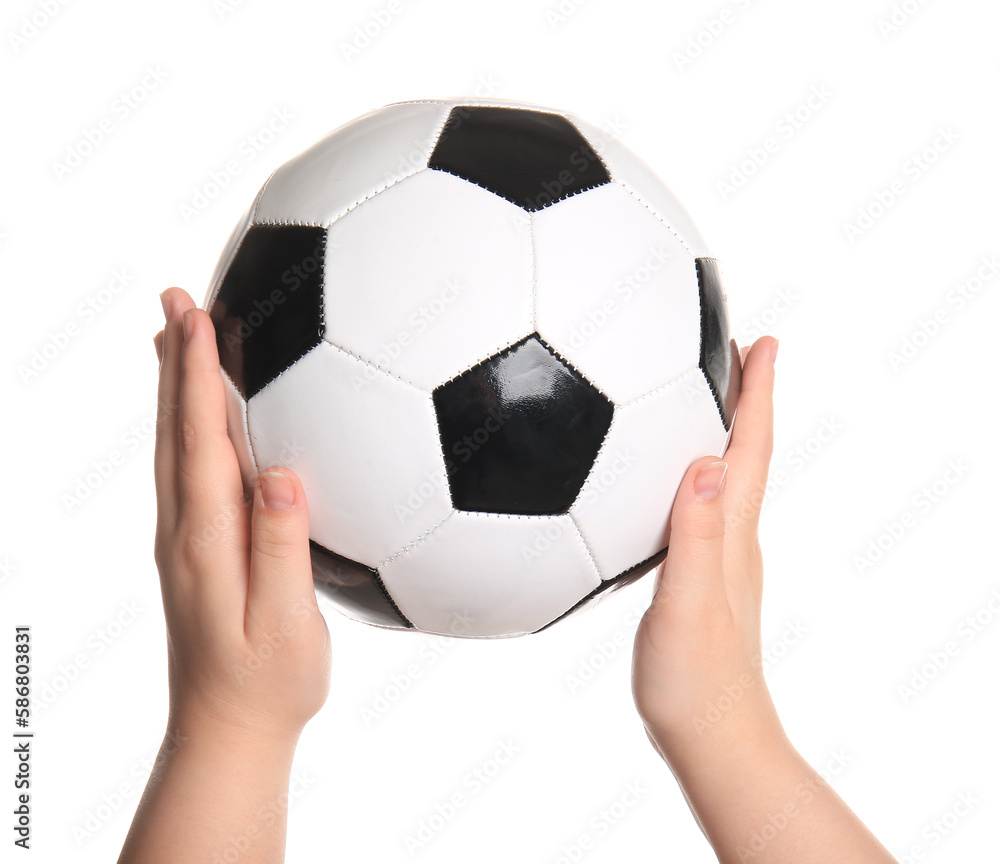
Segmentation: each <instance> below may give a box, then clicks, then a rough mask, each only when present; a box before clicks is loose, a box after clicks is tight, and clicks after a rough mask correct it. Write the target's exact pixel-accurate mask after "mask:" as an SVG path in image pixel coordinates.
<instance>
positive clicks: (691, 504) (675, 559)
mask: <svg viewBox="0 0 1000 864" xmlns="http://www.w3.org/2000/svg"><path fill="white" fill-rule="evenodd" d="M728 473H729V472H728V465H727V463H726V462H724V461H722V460H720V459H719V458H718V457H717V456H705V457H703V458H701V459H699V460H697V461H696V462H695V463H694V464H693V465H691V467H690V468H688V470H687V473H686V474H685V475H684V479H683V480H682V481H681V484H680V486H679V488H678V489H677V494H676V496H675V497H674V503H673V508H672V509H671V511H670V551H669V552H668V553H667V558H666V561H665V563H664V566H663V569H662V572H661V573H659V574H658V575H657V582H656V589H655V594H654V604H653V605H654V606H657V605H660V604H661V603H662V601H663V600H665V599H668V598H670V599H673V598H677V597H679V596H683V597H684V599H685V600H686V601H688V602H689V603H691V604H693V605H691V606H689V607H688V608H704V607H705V605H706V604H708V603H711V602H715V601H717V600H718V599H719V598H720V597H721V596H724V595H722V594H721V593H720V592H722V590H723V582H722V561H723V535H724V532H725V517H724V512H723V498H724V495H723V489H724V487H725V485H726V477H727V474H728Z"/></svg>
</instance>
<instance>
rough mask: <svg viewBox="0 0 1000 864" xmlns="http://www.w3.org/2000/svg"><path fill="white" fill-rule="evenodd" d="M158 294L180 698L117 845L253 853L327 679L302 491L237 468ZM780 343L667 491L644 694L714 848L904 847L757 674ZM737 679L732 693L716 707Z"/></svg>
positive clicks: (212, 384)
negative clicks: (247, 484) (853, 806)
mask: <svg viewBox="0 0 1000 864" xmlns="http://www.w3.org/2000/svg"><path fill="white" fill-rule="evenodd" d="M162 298H163V303H164V312H165V314H166V315H167V321H166V324H165V327H164V330H163V331H162V332H161V333H158V334H157V336H156V337H155V338H154V343H155V345H156V351H157V356H158V357H159V358H160V383H159V394H158V397H159V410H158V417H157V438H156V453H155V456H154V471H155V478H156V494H157V525H156V541H155V548H154V557H155V560H156V564H157V568H158V570H159V573H160V586H161V593H162V597H163V607H164V616H165V619H166V626H167V656H168V672H169V684H170V699H169V714H168V719H167V729H166V734H165V735H164V740H163V744H162V746H161V748H160V752H159V754H158V756H157V761H156V765H155V767H154V770H153V772H152V774H151V776H150V779H149V782H148V783H147V786H146V789H145V791H144V793H143V796H142V799H141V800H140V802H139V806H138V809H137V810H136V814H135V818H134V820H133V822H132V826H131V828H130V830H129V833H128V836H127V838H126V841H125V844H124V847H123V849H122V853H121V857H120V858H119V864H145V862H163V861H172V862H189V861H191V862H193V861H205V862H211V861H213V860H216V858H215V856H218V857H219V859H220V860H223V861H225V860H227V859H228V860H232V850H234V849H235V850H236V851H237V852H238V860H239V861H240V862H241V864H276V862H281V861H283V860H284V846H285V831H286V824H287V813H286V811H287V804H288V784H289V776H290V773H291V766H292V757H293V755H294V752H295V746H296V744H297V742H298V738H299V735H300V734H301V732H302V729H303V727H304V726H305V724H306V723H307V722H308V721H309V719H310V718H311V717H313V716H314V715H315V713H316V712H317V711H318V710H319V709H320V707H321V706H322V705H323V703H324V701H325V700H326V696H327V693H328V691H329V685H330V665H331V654H330V636H329V633H328V631H327V628H326V624H325V621H324V619H323V617H322V615H321V614H320V612H319V609H318V606H317V603H316V595H315V590H314V587H313V581H312V568H311V563H310V559H309V548H308V528H309V519H308V510H307V505H306V500H305V494H304V492H303V490H302V486H301V484H300V483H299V481H298V479H297V478H296V477H295V475H294V473H292V472H291V471H290V470H288V469H287V468H281V467H274V468H268V469H265V470H264V471H262V472H261V475H260V478H259V479H258V480H257V483H256V485H255V487H254V489H253V490H246V491H245V490H244V488H243V481H242V479H241V475H240V470H239V465H238V462H237V459H236V454H235V451H234V450H233V447H232V444H231V442H230V440H229V437H228V433H227V430H226V405H225V394H224V389H223V381H222V378H221V376H220V374H219V357H218V351H217V349H216V343H215V333H214V329H213V325H212V321H211V318H210V317H209V315H208V313H206V312H204V311H203V310H201V309H198V308H197V307H196V306H195V304H194V302H193V301H192V299H191V298H190V296H189V295H188V294H187V293H185V292H184V291H182V290H181V289H179V288H169V289H167V291H165V292H164V294H163V295H162ZM776 345H777V343H776V342H775V341H774V340H773V339H771V338H770V337H763V338H762V339H760V340H758V341H757V342H755V343H754V345H753V347H752V348H750V349H749V352H747V351H746V349H744V353H745V359H744V363H743V387H742V393H741V395H740V401H739V407H738V411H737V416H736V421H735V425H734V427H733V433H732V438H731V442H730V446H729V449H728V450H727V452H726V457H725V462H722V460H719V459H718V458H717V457H706V458H704V459H701V460H699V461H698V462H696V463H695V464H694V465H692V467H691V469H690V470H689V471H688V472H687V474H686V475H685V477H684V480H683V482H682V484H681V487H680V489H679V491H678V493H677V496H676V498H675V502H674V507H673V511H672V515H671V526H670V531H671V533H670V554H669V555H668V556H667V559H666V561H665V562H664V564H663V565H661V567H660V570H659V571H658V573H657V576H656V591H655V595H654V599H653V602H652V604H651V606H650V608H649V610H648V611H647V612H646V614H645V616H644V617H643V619H642V621H641V622H640V625H639V629H638V631H637V634H636V641H635V654H634V662H633V692H634V696H635V701H636V706H637V708H638V710H639V714H640V716H641V718H642V720H643V722H644V724H645V728H646V733H647V735H648V737H649V739H650V741H651V742H652V744H653V746H654V748H655V749H656V750H657V752H658V753H659V754H660V755H661V756H662V757H663V759H664V760H665V761H666V762H667V764H668V765H669V767H670V769H671V770H672V771H673V773H674V775H675V777H676V778H677V780H678V782H679V783H680V785H681V788H682V789H683V791H684V794H685V796H686V798H687V800H688V802H689V804H690V806H691V810H692V813H693V814H694V816H695V819H696V820H697V821H698V824H699V825H700V826H701V827H702V830H703V831H704V832H705V835H706V837H707V838H708V840H709V842H710V843H711V844H712V846H713V848H714V850H715V852H716V854H717V855H718V857H719V860H720V861H722V862H727V864H728V862H741V864H742V862H744V861H751V860H752V861H756V862H770V864H780V862H793V861H794V862H796V864H819V862H833V861H837V862H841V861H851V862H862V864H864V862H873V864H874V862H879V864H882V862H893V861H894V859H893V858H892V857H891V856H890V855H889V853H888V852H886V850H885V849H884V848H883V847H882V846H881V845H880V844H879V843H878V841H877V840H876V839H875V838H874V837H873V836H872V835H871V833H870V832H868V830H867V829H866V828H865V826H864V825H863V824H862V823H861V822H860V820H858V819H857V817H856V816H855V815H854V814H853V813H852V812H851V810H850V809H849V808H848V807H847V805H846V804H845V803H844V802H843V801H842V800H841V799H840V798H839V797H838V796H837V795H836V793H835V792H834V791H833V790H832V789H831V788H830V787H829V786H828V785H826V784H825V783H824V782H823V781H822V779H821V778H820V777H819V776H818V774H817V773H816V772H815V771H814V770H813V769H812V768H811V767H810V766H809V765H808V764H807V763H806V762H805V760H803V759H802V757H801V756H800V755H799V754H798V753H797V752H796V751H795V749H794V748H793V747H792V745H791V743H790V742H789V740H788V738H787V737H786V736H785V733H784V731H783V729H782V727H781V724H780V722H779V720H778V717H777V713H776V712H775V709H774V705H773V703H772V701H771V698H770V695H769V694H768V691H767V687H766V684H765V682H764V678H763V674H762V669H761V640H760V610H761V592H762V578H763V567H762V561H761V555H760V548H759V545H758V542H757V520H758V516H759V511H760V504H761V502H762V500H763V491H764V485H765V483H766V478H767V466H768V462H769V459H770V455H771V446H772V425H773V419H772V408H771V393H772V388H773V381H774V367H773V352H774V350H775V349H776ZM246 492H252V495H250V496H247V494H246ZM727 688H728V691H727ZM737 692H739V693H740V696H739V697H738V698H735V697H733V696H732V695H731V694H734V693H737ZM725 695H729V698H730V701H731V702H732V705H731V707H730V708H729V709H728V710H726V711H725V712H724V713H723V715H722V717H721V718H720V719H719V720H718V721H714V722H708V721H706V720H705V714H706V705H707V704H718V703H719V701H720V698H721V697H723V696H725ZM697 721H700V722H697ZM789 806H793V807H794V808H795V812H794V813H793V814H792V815H789V811H788V810H787V808H788V807H789ZM782 816H784V827H782V829H781V830H780V831H774V830H773V829H774V826H775V820H776V819H777V822H778V823H779V824H780V823H781V817H782ZM766 826H771V829H770V830H765V829H766ZM762 833H763V834H766V835H767V839H766V842H764V845H763V847H762V848H760V849H759V850H756V851H755V849H754V839H753V838H754V837H755V836H757V835H762ZM772 833H774V836H773V837H772V836H771V834H772ZM758 845H759V844H758ZM227 853H228V854H227Z"/></svg>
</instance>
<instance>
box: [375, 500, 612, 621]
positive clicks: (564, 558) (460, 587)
mask: <svg viewBox="0 0 1000 864" xmlns="http://www.w3.org/2000/svg"><path fill="white" fill-rule="evenodd" d="M379 573H381V575H382V579H383V581H384V582H385V586H386V589H387V590H388V592H389V594H390V595H391V596H392V598H393V599H394V600H395V602H396V604H397V605H398V606H399V608H400V609H401V610H402V612H403V614H404V615H406V616H407V618H409V619H410V620H411V621H412V622H413V623H414V624H415V625H416V626H417V627H419V628H420V629H421V630H425V631H427V632H430V633H442V634H448V635H451V634H454V633H455V632H456V627H457V625H458V624H460V623H467V625H468V629H465V630H464V632H463V635H467V636H491V635H500V636H516V635H520V634H524V633H530V632H533V631H535V630H537V629H539V628H540V627H544V626H545V625H546V624H548V623H549V622H550V621H552V620H554V619H555V618H557V617H559V616H560V615H561V614H563V613H564V612H565V611H566V610H568V609H569V608H570V607H571V606H573V605H574V604H575V603H577V601H579V600H581V599H582V598H583V597H584V596H586V595H587V594H589V593H590V592H591V591H593V590H594V589H595V588H596V587H597V586H598V585H599V584H600V581H599V579H598V576H597V571H596V570H595V569H594V565H593V562H592V561H591V559H590V556H589V554H588V553H587V550H586V548H585V547H584V545H583V543H582V542H581V540H580V536H579V533H578V532H577V530H576V528H575V527H574V526H573V523H572V520H570V518H569V517H568V516H505V515H499V514H492V513H466V512H461V511H456V512H455V513H453V514H452V516H450V517H449V518H448V520H447V521H445V522H444V523H443V524H442V525H440V526H439V527H437V528H436V529H435V530H434V531H433V532H432V533H431V534H429V535H428V536H427V537H425V538H423V539H422V540H421V541H420V542H419V543H417V544H415V545H414V546H413V548H411V549H408V550H407V551H405V552H404V553H403V554H402V555H399V556H398V557H396V558H393V559H392V560H390V561H388V562H386V563H385V564H384V565H383V566H381V567H380V568H379Z"/></svg>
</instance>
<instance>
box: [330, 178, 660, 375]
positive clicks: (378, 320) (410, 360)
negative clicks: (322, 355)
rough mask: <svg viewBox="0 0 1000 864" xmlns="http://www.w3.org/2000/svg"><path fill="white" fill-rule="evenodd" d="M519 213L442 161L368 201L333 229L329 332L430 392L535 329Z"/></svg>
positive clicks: (526, 236)
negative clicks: (436, 167) (442, 165)
mask: <svg viewBox="0 0 1000 864" xmlns="http://www.w3.org/2000/svg"><path fill="white" fill-rule="evenodd" d="M523 216H524V212H523V211H522V210H521V209H520V208H519V207H517V206H515V205H514V204H511V203H510V202H509V201H506V200H504V199H503V198H501V197H499V196H498V195H494V194H493V193H491V192H488V191H487V190H485V189H483V188H481V187H479V186H476V185H475V184H473V183H469V182H468V181H467V180H463V179H461V178H459V177H455V176H454V175H452V174H448V173H445V172H442V171H435V170H425V171H422V172H420V173H419V174H415V175H414V176H412V177H408V178H407V179H406V180H403V181H402V182H401V183H399V184H397V185H395V186H393V187H392V188H391V189H387V190H386V191H384V192H382V193H381V194H379V195H377V196H376V197H374V198H372V199H371V200H369V201H366V202H365V203H364V204H362V205H361V206H360V207H358V208H356V209H355V210H353V211H351V212H350V213H348V214H347V215H345V216H344V217H343V218H341V219H339V220H337V222H335V223H334V224H333V225H332V226H331V227H330V229H329V231H328V234H327V244H326V248H327V254H326V261H327V263H326V269H325V280H326V288H325V301H324V302H325V310H324V311H325V321H326V337H325V338H326V339H327V340H328V341H329V342H331V343H333V344H334V345H338V346H340V347H342V348H345V349H346V350H348V351H350V352H351V353H352V354H356V355H358V356H359V357H362V358H363V359H365V360H367V361H368V362H370V363H372V364H373V365H375V366H378V367H379V368H381V369H385V370H387V371H389V372H392V373H393V374H395V375H398V376H399V377H401V378H403V379H405V380H408V381H412V382H413V383H415V384H418V385H419V386H421V387H424V388H426V389H427V390H431V389H433V388H434V387H436V386H437V385H438V384H441V383H443V382H444V381H447V380H448V379H450V378H453V377H455V376H456V375H458V374H459V373H461V372H463V371H464V370H466V369H468V368H469V367H470V366H474V365H475V364H476V363H478V362H480V361H481V360H485V359H486V358H487V357H489V356H490V355H491V354H494V353H496V352H497V351H499V350H501V349H502V348H506V347H507V346H508V345H510V344H512V343H514V342H516V341H517V340H518V339H520V338H522V337H523V336H525V335H527V334H528V333H530V332H531V272H532V271H531V237H530V233H529V232H528V231H526V230H524V229H523V227H522V226H523V222H524V219H523ZM519 219H520V222H519V221H518V220H519ZM651 221H652V220H651ZM358 322H363V326H359V325H358Z"/></svg>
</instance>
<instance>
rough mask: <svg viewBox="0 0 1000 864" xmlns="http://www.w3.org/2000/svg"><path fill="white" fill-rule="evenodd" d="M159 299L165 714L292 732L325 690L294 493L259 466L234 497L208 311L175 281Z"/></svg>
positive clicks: (252, 732) (319, 632)
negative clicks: (248, 486) (247, 492)
mask: <svg viewBox="0 0 1000 864" xmlns="http://www.w3.org/2000/svg"><path fill="white" fill-rule="evenodd" d="M162 300H163V304H164V312H165V314H166V316H167V323H166V326H165V327H164V330H163V331H162V332H161V333H158V334H157V336H156V337H155V339H154V342H155V344H156V348H157V355H158V356H159V357H160V384H159V416H158V417H157V430H156V454H155V475H156V499H157V523H156V544H155V558H156V565H157V567H158V569H159V571H160V585H161V590H162V594H163V608H164V613H165V616H166V623H167V646H168V658H169V678H170V726H171V727H172V728H173V727H180V728H182V729H183V730H184V734H189V733H190V732H191V731H192V730H195V731H202V730H203V729H204V728H205V727H206V726H212V727H217V728H219V729H222V730H226V731H227V732H232V733H234V734H238V735H243V736H250V737H251V738H256V737H260V736H264V737H265V738H276V739H279V740H281V741H286V742H287V741H294V740H297V738H298V736H299V733H300V732H301V731H302V727H303V726H304V725H305V724H306V722H307V721H308V720H309V719H310V718H311V717H312V716H313V715H314V714H315V713H316V712H317V711H318V710H319V709H320V707H321V706H322V705H323V702H324V701H325V700H326V696H327V693H328V691H329V686H330V665H331V663H330V634H329V632H328V630H327V627H326V622H325V620H324V619H323V616H322V615H321V614H320V611H319V607H318V606H317V603H316V594H315V591H314V588H313V581H312V567H311V564H310V558H309V516H308V510H307V507H306V499H305V493H304V492H303V489H302V485H301V483H300V482H299V480H298V478H297V477H296V476H295V475H294V474H293V473H292V472H291V471H289V470H288V469H285V468H269V469H266V470H265V471H262V472H261V475H260V477H259V478H258V480H257V483H256V488H255V489H254V492H253V499H252V501H247V500H246V499H245V497H244V493H243V482H242V480H241V476H240V469H239V464H238V462H237V458H236V452H235V450H234V449H233V445H232V443H231V441H230V439H229V436H228V433H227V430H226V402H225V390H224V386H225V385H224V381H223V379H222V375H221V373H220V370H219V354H218V350H217V348H216V341H215V331H214V327H213V323H212V319H211V317H210V316H209V315H208V313H207V312H205V311H204V310H201V309H198V308H197V307H196V306H195V304H194V302H193V301H192V300H191V298H190V296H188V294H187V293H185V292H184V291H182V290H181V289H179V288H169V289H167V290H166V291H165V292H164V293H163V295H162ZM185 334H186V335H185Z"/></svg>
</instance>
